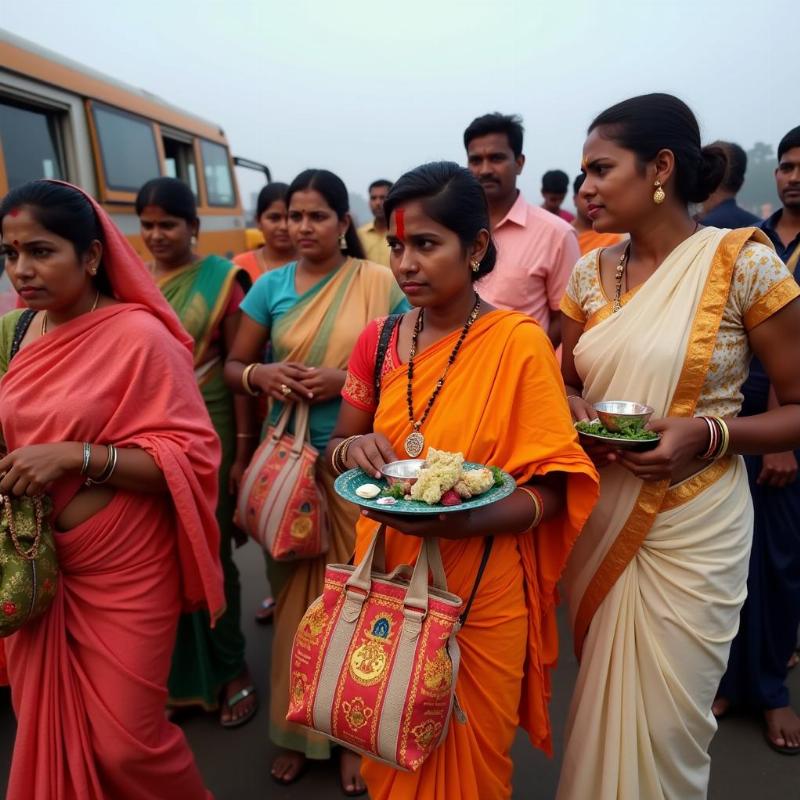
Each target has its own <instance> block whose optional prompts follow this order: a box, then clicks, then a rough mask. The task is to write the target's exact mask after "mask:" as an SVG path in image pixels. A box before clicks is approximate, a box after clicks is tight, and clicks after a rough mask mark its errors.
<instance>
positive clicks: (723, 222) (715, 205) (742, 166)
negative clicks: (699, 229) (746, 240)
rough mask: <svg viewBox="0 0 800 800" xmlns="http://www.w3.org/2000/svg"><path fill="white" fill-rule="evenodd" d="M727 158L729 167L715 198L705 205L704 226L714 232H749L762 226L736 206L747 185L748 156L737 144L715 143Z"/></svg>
mask: <svg viewBox="0 0 800 800" xmlns="http://www.w3.org/2000/svg"><path fill="white" fill-rule="evenodd" d="M714 145H716V146H717V147H720V148H722V149H723V150H724V151H725V155H726V156H727V157H728V166H727V168H726V169H725V176H724V177H723V178H722V183H721V184H720V186H719V189H717V190H716V191H715V192H714V194H712V195H711V197H709V198H708V200H706V201H705V203H703V214H702V216H701V217H700V223H701V224H702V225H713V226H714V227H715V228H747V227H748V226H750V225H755V226H759V225H761V219H760V218H759V217H757V216H756V215H755V214H751V213H750V212H749V211H745V210H744V209H743V208H741V207H740V206H739V205H738V204H737V203H736V195H737V194H738V193H739V190H740V189H741V188H742V186H743V185H744V174H745V171H746V170H747V153H745V151H744V150H742V148H741V147H739V145H738V144H736V143H734V142H714Z"/></svg>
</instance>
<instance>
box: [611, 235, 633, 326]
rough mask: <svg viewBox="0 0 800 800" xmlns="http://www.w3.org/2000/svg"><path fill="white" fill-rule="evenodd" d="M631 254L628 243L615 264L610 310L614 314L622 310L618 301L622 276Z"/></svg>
mask: <svg viewBox="0 0 800 800" xmlns="http://www.w3.org/2000/svg"><path fill="white" fill-rule="evenodd" d="M630 254H631V243H630V242H628V244H627V246H626V247H625V250H624V251H623V252H622V256H621V257H620V259H619V264H617V274H616V275H615V276H614V283H615V290H614V305H613V306H612V308H611V311H612V313H614V314H616V313H617V311H619V310H620V309H621V308H622V303H620V299H621V298H622V276H623V275H624V274H625V267H626V266H627V265H628V258H629V257H630Z"/></svg>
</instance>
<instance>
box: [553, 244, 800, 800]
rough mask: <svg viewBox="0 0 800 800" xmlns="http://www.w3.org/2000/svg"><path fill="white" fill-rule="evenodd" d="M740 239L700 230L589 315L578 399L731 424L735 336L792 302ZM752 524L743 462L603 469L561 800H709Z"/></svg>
mask: <svg viewBox="0 0 800 800" xmlns="http://www.w3.org/2000/svg"><path fill="white" fill-rule="evenodd" d="M751 239H755V241H756V242H761V243H764V242H765V241H766V240H765V239H764V238H763V237H762V236H761V235H760V234H759V233H757V232H755V231H753V230H752V229H746V230H743V231H732V232H728V231H722V230H718V229H715V228H707V229H704V230H701V231H699V232H698V233H696V234H694V235H693V236H692V237H690V238H689V239H687V240H686V241H685V242H683V243H682V244H681V245H679V246H678V247H677V248H676V249H675V250H674V251H673V253H671V254H670V256H669V257H668V258H667V260H666V261H665V262H664V263H663V264H662V265H661V266H660V267H659V269H658V270H657V271H656V272H655V274H654V275H653V276H652V277H651V278H649V279H648V280H647V282H646V283H645V284H644V285H642V286H641V288H640V289H639V290H638V291H636V292H633V293H630V294H629V295H628V296H626V298H625V299H626V302H625V304H624V305H623V307H622V309H621V310H620V311H619V312H618V313H616V314H612V313H610V306H608V305H605V306H603V307H602V308H599V309H597V310H595V311H594V313H589V314H585V315H584V321H585V323H586V324H585V332H584V334H583V336H582V337H581V339H580V341H579V342H578V345H577V347H576V348H575V365H576V368H577V370H578V373H579V374H580V376H581V377H582V379H583V384H584V397H585V398H586V399H587V400H589V401H590V402H597V401H599V400H602V399H608V400H610V399H629V400H636V401H639V402H642V403H647V404H648V405H650V406H652V407H653V408H654V409H655V414H654V417H664V416H678V417H689V416H693V415H695V414H709V413H720V414H725V415H729V414H732V413H733V414H735V413H737V411H738V406H739V404H740V402H741V395H740V394H739V388H740V386H741V382H742V381H743V380H744V377H745V376H746V370H747V363H748V361H749V349H748V348H747V344H746V331H747V330H748V329H749V328H751V327H753V326H754V325H755V324H758V322H760V321H763V319H765V318H766V317H767V316H769V314H770V313H774V312H775V311H777V310H778V309H779V308H780V307H782V306H783V305H785V304H786V303H787V302H789V301H790V300H791V299H793V298H794V297H796V296H797V295H798V289H797V285H796V284H795V283H794V281H793V280H791V279H789V280H787V278H790V276H788V275H786V274H785V273H784V272H781V271H780V269H779V268H778V267H777V265H775V264H774V262H773V259H772V257H771V255H770V252H769V250H766V248H764V247H762V246H761V244H757V245H754V244H753V243H749V242H750V240H751ZM748 243H749V244H748ZM743 259H744V261H746V260H747V259H750V260H755V261H756V262H758V265H759V269H762V271H763V272H764V275H765V276H766V277H765V278H764V280H763V281H761V283H758V282H757V281H755V282H754V281H753V280H750V282H749V283H748V285H747V286H744V284H745V283H747V281H746V280H745V275H746V272H747V269H748V264H747V263H744V261H743ZM774 261H777V259H774ZM762 262H763V264H762ZM777 263H778V264H780V262H779V261H778V262H777ZM580 265H581V262H579V265H578V266H579V267H580ZM577 269H578V268H576V270H577ZM772 271H774V272H775V274H774V275H772ZM740 276H741V278H740ZM577 283H578V282H577V281H573V287H574V286H577ZM754 287H755V288H754ZM574 295H575V291H574V290H573V296H572V297H571V298H568V300H567V301H566V303H565V305H564V306H562V308H563V309H564V311H565V313H567V314H568V315H569V316H573V314H572V313H571V310H572V309H573V308H574V309H577V308H578V306H579V305H580V298H579V297H576V296H574ZM584 305H585V304H584ZM589 310H590V311H591V308H590V309H589ZM748 315H749V317H748ZM731 354H734V356H731ZM729 362H730V363H729ZM737 381H738V385H737ZM752 524H753V511H752V505H751V501H750V494H749V490H748V484H747V476H746V473H745V469H744V466H743V462H742V459H741V458H740V457H738V456H732V457H727V458H725V459H723V460H721V461H718V462H716V463H714V464H712V465H710V466H708V467H706V468H705V469H702V470H701V471H700V472H698V473H697V474H695V475H693V476H692V477H690V478H688V479H687V480H685V481H682V482H681V483H678V484H676V485H673V486H670V485H669V482H668V481H662V482H644V481H641V480H639V479H637V478H636V477H634V476H633V475H632V474H631V473H629V472H627V471H626V470H623V469H622V468H621V467H618V466H614V465H611V466H609V467H606V468H604V469H603V470H601V481H600V501H599V503H598V505H597V506H596V507H595V510H594V512H593V513H592V516H591V517H590V518H589V521H588V523H587V525H586V527H585V528H584V531H583V533H582V534H581V536H580V537H579V538H578V541H577V543H576V545H575V548H574V550H573V553H572V556H571V559H570V563H569V565H568V568H567V573H566V577H565V586H566V590H567V595H568V599H569V606H570V616H571V621H572V625H573V630H574V635H575V647H576V652H577V653H578V655H579V658H580V659H581V664H580V672H579V676H578V683H577V686H576V689H575V694H574V697H573V701H572V707H571V710H570V717H569V721H568V727H567V740H566V752H565V758H564V766H563V769H562V774H561V782H560V786H559V791H558V800H585V799H586V798H592V799H593V800H701V798H705V796H706V791H707V785H708V777H709V766H710V759H709V756H708V753H707V749H708V745H709V743H710V741H711V738H712V736H713V734H714V732H715V731H716V723H715V721H714V718H713V716H712V714H711V704H712V702H713V699H714V694H715V692H716V689H717V686H718V684H719V680H720V678H721V677H722V674H723V672H724V670H725V665H726V661H727V658H728V652H729V648H730V643H731V641H732V639H733V637H734V635H735V634H736V631H737V627H738V621H739V610H740V608H741V606H742V603H743V602H744V599H745V591H746V579H747V565H748V555H749V551H750V543H751V538H752Z"/></svg>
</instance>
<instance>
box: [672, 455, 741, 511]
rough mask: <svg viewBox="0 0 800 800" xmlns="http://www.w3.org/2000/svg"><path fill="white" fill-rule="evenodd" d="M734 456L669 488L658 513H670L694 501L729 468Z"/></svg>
mask: <svg viewBox="0 0 800 800" xmlns="http://www.w3.org/2000/svg"><path fill="white" fill-rule="evenodd" d="M733 460H734V456H725V458H721V459H720V460H719V461H715V462H714V463H713V464H711V465H710V466H708V467H706V468H705V469H703V470H701V471H700V472H698V473H696V474H694V475H692V476H691V477H690V478H687V479H686V480H685V481H681V482H680V483H676V484H675V485H674V486H670V487H669V489H668V490H667V493H666V494H665V495H664V502H663V503H662V504H661V508H660V509H659V511H671V510H672V509H673V508H680V507H681V506H682V505H684V504H686V503H688V502H689V501H690V500H694V499H695V497H697V496H698V495H700V494H702V493H703V492H704V491H705V490H706V489H708V488H709V487H711V486H713V485H714V484H715V483H716V482H717V481H718V480H719V479H720V478H721V477H722V476H723V475H724V474H725V473H726V472H727V471H728V470H729V469H730V467H731V465H732V464H733Z"/></svg>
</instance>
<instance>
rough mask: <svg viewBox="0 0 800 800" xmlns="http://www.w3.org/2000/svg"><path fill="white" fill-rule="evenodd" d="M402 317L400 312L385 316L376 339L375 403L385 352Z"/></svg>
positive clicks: (379, 393) (379, 391) (379, 392)
mask: <svg viewBox="0 0 800 800" xmlns="http://www.w3.org/2000/svg"><path fill="white" fill-rule="evenodd" d="M402 318H403V315H402V314H390V315H389V316H388V317H386V321H385V322H384V323H383V328H381V335H380V337H379V339H378V351H377V353H376V354H375V371H374V374H373V384H374V386H375V403H376V405H377V402H378V399H379V398H380V396H381V375H382V373H383V365H384V363H385V362H386V354H387V353H388V352H389V342H390V341H391V339H392V334H393V333H394V329H395V328H396V327H397V326H398V324H399V323H400V320H401V319H402Z"/></svg>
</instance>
